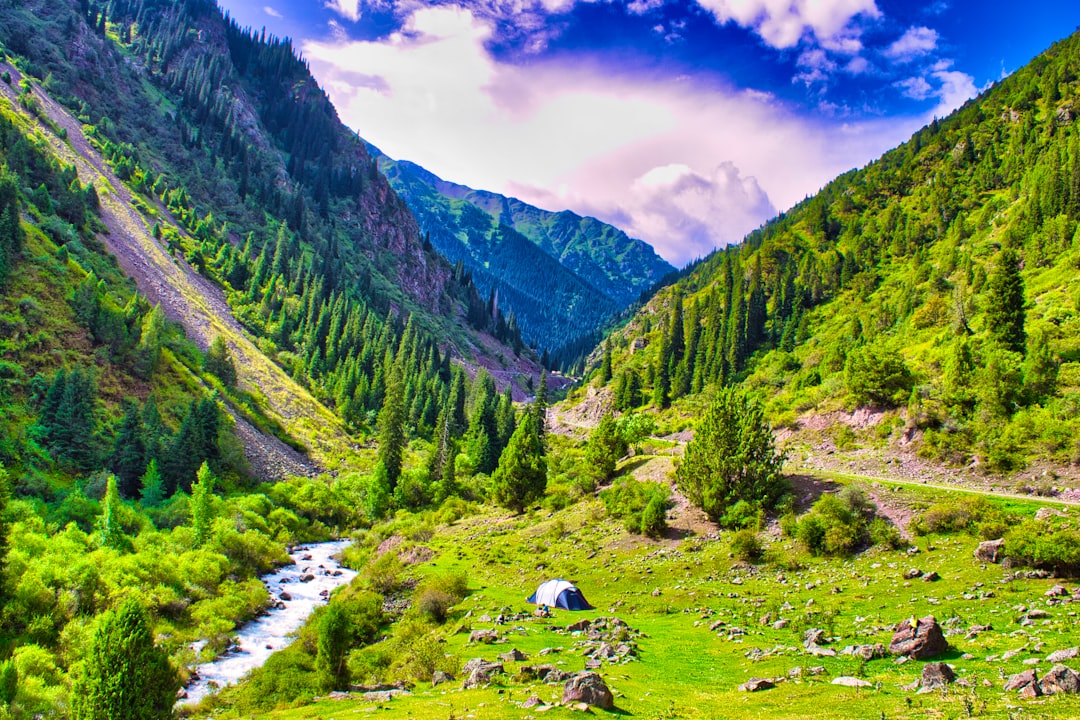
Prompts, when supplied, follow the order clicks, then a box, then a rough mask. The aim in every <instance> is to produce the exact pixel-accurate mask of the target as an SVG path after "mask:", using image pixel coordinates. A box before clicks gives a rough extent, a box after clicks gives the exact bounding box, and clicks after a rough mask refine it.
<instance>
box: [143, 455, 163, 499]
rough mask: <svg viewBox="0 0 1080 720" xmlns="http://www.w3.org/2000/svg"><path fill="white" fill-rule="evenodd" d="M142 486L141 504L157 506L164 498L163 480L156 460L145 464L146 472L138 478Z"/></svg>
mask: <svg viewBox="0 0 1080 720" xmlns="http://www.w3.org/2000/svg"><path fill="white" fill-rule="evenodd" d="M139 484H140V485H141V487H142V493H141V498H142V502H143V505H145V506H147V507H157V506H158V505H160V504H161V503H162V501H164V500H165V481H164V480H162V478H161V473H159V472H158V469H157V460H151V461H150V463H149V464H148V465H147V466H146V472H144V473H143V475H142V477H141V478H139Z"/></svg>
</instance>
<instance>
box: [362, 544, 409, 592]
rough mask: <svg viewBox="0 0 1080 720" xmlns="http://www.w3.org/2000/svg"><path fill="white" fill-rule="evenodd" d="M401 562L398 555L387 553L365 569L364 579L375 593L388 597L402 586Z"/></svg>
mask: <svg viewBox="0 0 1080 720" xmlns="http://www.w3.org/2000/svg"><path fill="white" fill-rule="evenodd" d="M401 570H402V567H401V560H399V559H398V556H397V553H395V552H393V551H391V552H385V553H383V554H382V555H380V556H379V557H378V558H377V559H376V560H375V561H374V562H372V563H369V564H368V566H367V567H366V568H365V569H364V572H363V577H364V580H365V581H366V582H367V584H368V586H369V587H370V588H371V589H372V590H374V591H375V592H377V593H379V594H381V595H386V594H388V593H392V592H393V591H395V590H397V589H398V587H399V586H400V585H401Z"/></svg>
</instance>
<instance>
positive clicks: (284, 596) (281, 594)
mask: <svg viewBox="0 0 1080 720" xmlns="http://www.w3.org/2000/svg"><path fill="white" fill-rule="evenodd" d="M278 599H279V600H281V601H282V602H289V601H290V600H292V595H290V594H289V593H287V592H285V591H284V590H282V591H281V592H279V593H278Z"/></svg>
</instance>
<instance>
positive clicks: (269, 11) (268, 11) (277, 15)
mask: <svg viewBox="0 0 1080 720" xmlns="http://www.w3.org/2000/svg"><path fill="white" fill-rule="evenodd" d="M263 12H264V13H266V14H267V15H269V16H270V17H272V18H282V17H284V16H283V15H282V14H281V13H279V12H278V11H277V10H275V9H274V8H272V7H270V6H269V5H263Z"/></svg>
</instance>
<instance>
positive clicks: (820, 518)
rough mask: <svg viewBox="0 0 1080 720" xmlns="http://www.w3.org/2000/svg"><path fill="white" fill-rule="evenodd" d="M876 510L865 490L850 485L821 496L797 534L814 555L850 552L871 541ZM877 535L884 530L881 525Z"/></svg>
mask: <svg viewBox="0 0 1080 720" xmlns="http://www.w3.org/2000/svg"><path fill="white" fill-rule="evenodd" d="M874 511H875V508H874V506H873V505H872V504H870V503H869V502H868V501H867V500H866V497H865V496H864V495H863V494H862V491H860V490H858V489H857V488H854V487H847V488H844V489H843V490H841V491H840V492H839V493H838V494H835V495H833V494H825V495H822V496H821V497H820V498H819V499H818V501H817V502H816V503H814V507H813V509H812V510H811V511H810V512H809V513H808V514H807V515H805V516H804V517H803V518H802V519H801V520H800V521H799V524H798V527H797V529H796V532H795V535H796V537H798V539H799V541H800V542H801V543H802V545H803V547H805V548H806V549H807V550H809V551H810V552H811V553H813V554H814V555H848V554H850V553H852V552H854V551H855V550H856V549H857V548H859V547H860V546H862V545H865V544H867V543H869V542H870V540H871V537H870V524H871V521H872V520H873V518H874ZM878 534H879V536H880V535H884V534H885V533H883V531H882V530H881V529H880V528H879V529H878Z"/></svg>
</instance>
